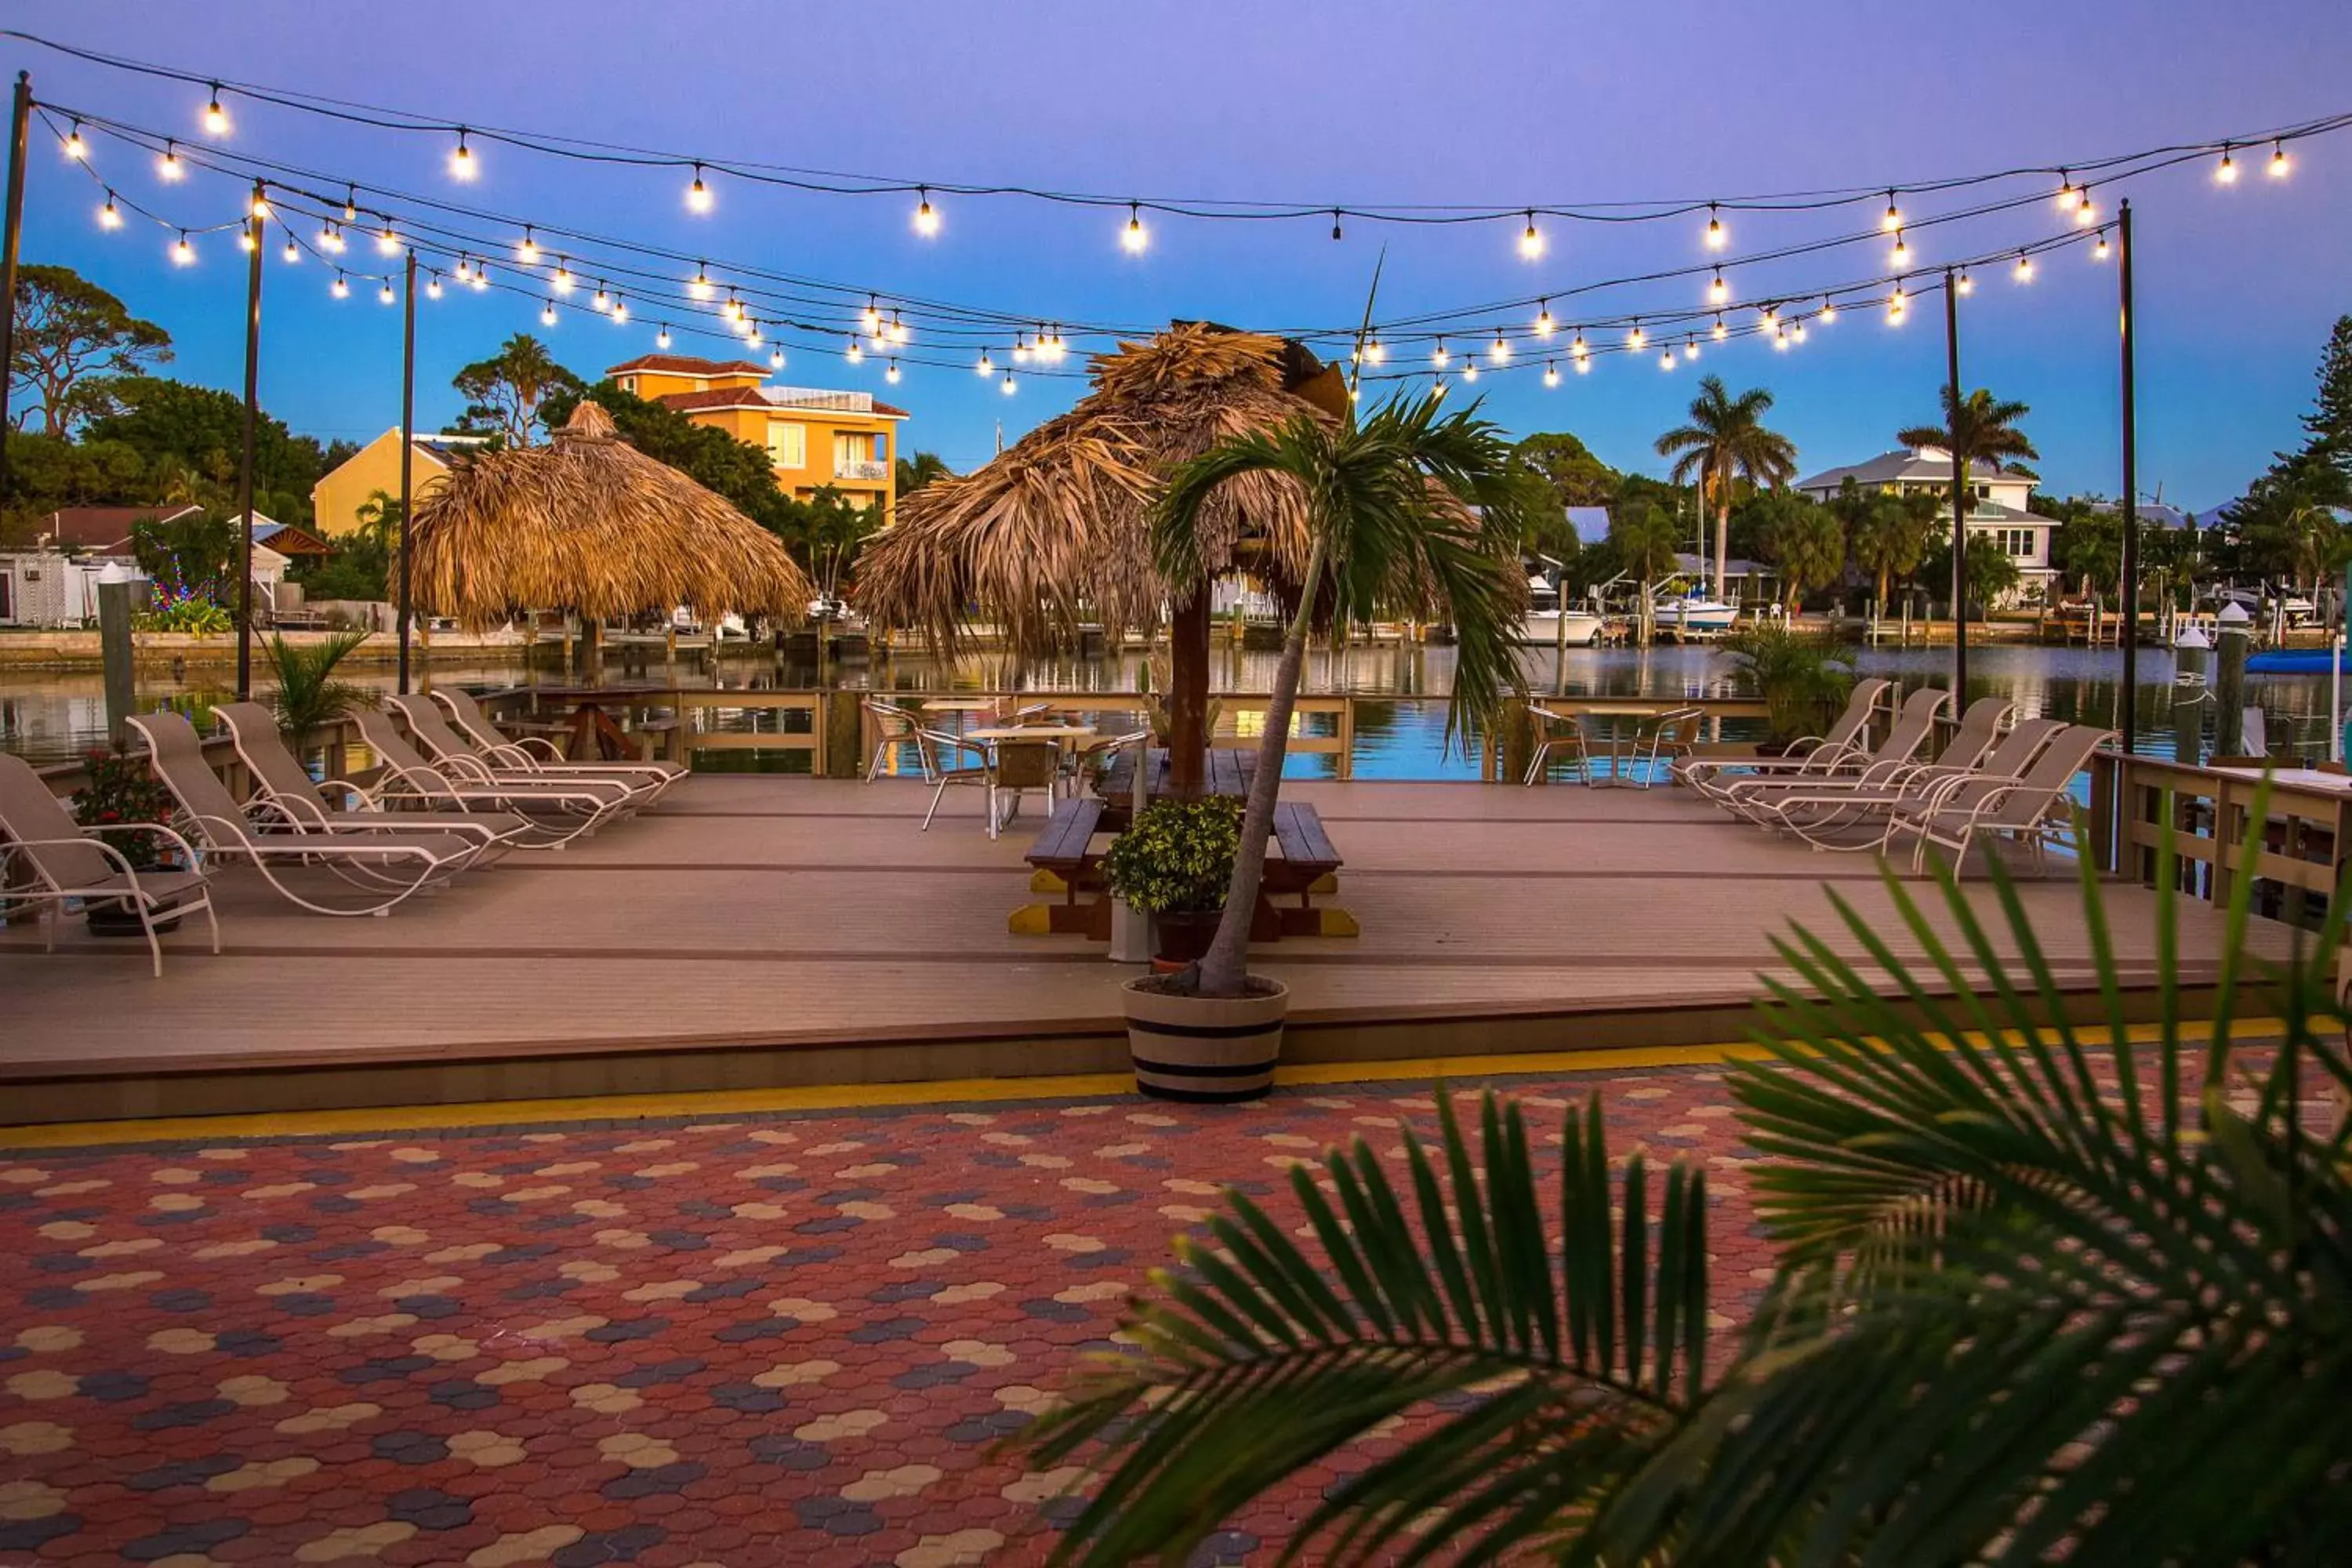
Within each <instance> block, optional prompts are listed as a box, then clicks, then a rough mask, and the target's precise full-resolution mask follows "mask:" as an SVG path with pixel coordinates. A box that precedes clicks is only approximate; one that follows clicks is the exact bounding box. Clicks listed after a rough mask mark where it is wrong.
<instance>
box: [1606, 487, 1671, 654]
mask: <svg viewBox="0 0 2352 1568" xmlns="http://www.w3.org/2000/svg"><path fill="white" fill-rule="evenodd" d="M1609 544H1610V548H1611V550H1612V552H1614V554H1615V555H1616V557H1617V565H1618V569H1619V570H1620V571H1622V572H1625V573H1627V574H1630V575H1631V576H1632V577H1633V579H1634V580H1635V581H1636V582H1638V583H1640V584H1642V603H1641V607H1640V610H1639V612H1638V614H1639V616H1640V619H1641V623H1642V625H1641V635H1642V640H1643V641H1644V642H1647V641H1648V640H1649V638H1650V631H1651V626H1650V617H1651V615H1652V613H1653V611H1654V605H1653V604H1652V602H1651V599H1652V595H1654V593H1655V591H1656V589H1655V584H1657V583H1658V582H1659V580H1660V579H1662V578H1665V577H1671V576H1673V575H1674V574H1675V551H1676V549H1678V548H1679V547H1680V545H1681V544H1682V528H1681V526H1680V525H1679V524H1677V523H1676V522H1675V519H1674V514H1673V513H1671V512H1669V511H1667V510H1666V509H1665V508H1664V507H1662V506H1660V505H1658V503H1657V502H1655V501H1650V500H1644V501H1639V502H1636V503H1635V504H1633V505H1632V506H1627V507H1620V508H1619V509H1618V510H1616V511H1614V512H1612V513H1611V514H1610V518H1609Z"/></svg>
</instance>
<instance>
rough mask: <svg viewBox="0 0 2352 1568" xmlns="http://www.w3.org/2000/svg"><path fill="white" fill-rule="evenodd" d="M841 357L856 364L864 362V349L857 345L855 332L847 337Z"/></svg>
mask: <svg viewBox="0 0 2352 1568" xmlns="http://www.w3.org/2000/svg"><path fill="white" fill-rule="evenodd" d="M841 357H842V358H844V359H845V360H847V361H848V362H849V363H852V364H858V363H863V362H864V360H865V358H866V351H865V350H864V349H862V348H859V347H858V346H857V339H856V335H855V334H852V335H851V337H850V338H849V341H848V346H847V347H846V348H845V349H843V350H842V351H841Z"/></svg>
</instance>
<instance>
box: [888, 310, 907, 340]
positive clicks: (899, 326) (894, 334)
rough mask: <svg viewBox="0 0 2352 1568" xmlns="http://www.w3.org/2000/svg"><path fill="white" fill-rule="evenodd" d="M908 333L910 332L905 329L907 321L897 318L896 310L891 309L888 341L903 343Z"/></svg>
mask: <svg viewBox="0 0 2352 1568" xmlns="http://www.w3.org/2000/svg"><path fill="white" fill-rule="evenodd" d="M909 335H910V334H909V333H908V331H907V323H906V322H904V321H900V320H899V319H898V311H896V310H892V311H891V312H890V331H889V338H890V341H891V342H894V343H903V342H906V341H907V339H908V336H909Z"/></svg>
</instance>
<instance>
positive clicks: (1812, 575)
mask: <svg viewBox="0 0 2352 1568" xmlns="http://www.w3.org/2000/svg"><path fill="white" fill-rule="evenodd" d="M1772 548H1773V551H1774V552H1775V553H1777V554H1778V555H1779V556H1780V562H1779V565H1780V583H1781V585H1782V587H1783V588H1784V589H1785V590H1786V591H1787V593H1788V596H1789V613H1790V615H1792V616H1793V615H1795V614H1796V613H1797V605H1798V602H1799V601H1800V600H1801V599H1802V598H1803V597H1804V596H1805V595H1806V594H1807V593H1808V592H1809V591H1811V589H1814V588H1820V587H1825V586H1827V585H1828V584H1832V583H1834V582H1836V581H1837V580H1838V575H1839V574H1840V573H1842V572H1843V571H1844V570H1845V529H1844V527H1843V525H1842V524H1840V523H1839V521H1838V520H1837V514H1836V513H1835V512H1832V511H1831V510H1829V508H1827V507H1824V506H1815V505H1813V504H1812V503H1811V502H1810V501H1807V502H1803V503H1801V505H1800V506H1799V507H1798V508H1797V510H1793V511H1791V512H1790V513H1789V514H1788V515H1787V516H1786V517H1783V518H1782V519H1780V522H1779V524H1778V526H1776V527H1775V528H1774V529H1773V531H1772Z"/></svg>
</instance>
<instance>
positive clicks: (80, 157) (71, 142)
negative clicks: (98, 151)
mask: <svg viewBox="0 0 2352 1568" xmlns="http://www.w3.org/2000/svg"><path fill="white" fill-rule="evenodd" d="M65 151H66V156H67V157H68V158H70V159H72V160H73V161H74V162H75V163H89V142H85V141H83V140H82V137H81V121H79V120H77V121H74V122H73V130H72V131H70V132H68V133H67V135H66V140H65Z"/></svg>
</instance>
